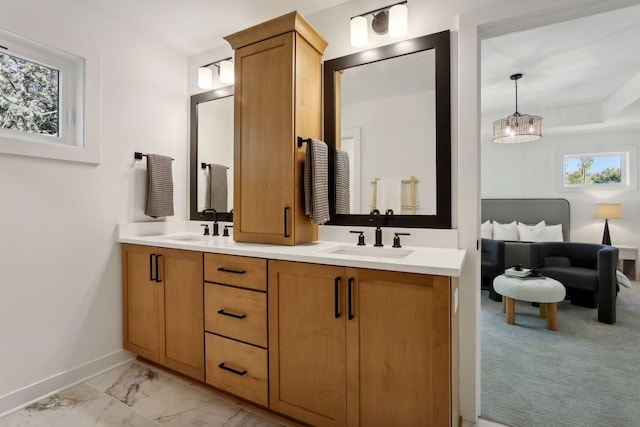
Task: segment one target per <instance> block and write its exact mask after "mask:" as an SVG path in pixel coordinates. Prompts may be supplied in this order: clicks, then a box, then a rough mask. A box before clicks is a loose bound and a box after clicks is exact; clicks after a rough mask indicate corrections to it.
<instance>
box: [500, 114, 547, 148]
mask: <svg viewBox="0 0 640 427" xmlns="http://www.w3.org/2000/svg"><path fill="white" fill-rule="evenodd" d="M540 138H542V117H540V116H531V115H529V114H519V113H516V114H512V115H510V116H509V117H507V118H506V119H500V120H496V121H495V122H493V142H495V143H497V144H517V143H520V142H529V141H535V140H536V139H540Z"/></svg>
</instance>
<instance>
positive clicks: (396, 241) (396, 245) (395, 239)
mask: <svg viewBox="0 0 640 427" xmlns="http://www.w3.org/2000/svg"><path fill="white" fill-rule="evenodd" d="M393 234H395V236H393V247H394V248H401V247H402V246H401V245H400V236H411V233H393Z"/></svg>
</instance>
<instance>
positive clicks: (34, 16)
mask: <svg viewBox="0 0 640 427" xmlns="http://www.w3.org/2000/svg"><path fill="white" fill-rule="evenodd" d="M0 26H1V27H3V28H6V29H8V30H10V31H14V32H16V33H19V34H22V35H24V36H26V37H29V38H33V39H35V40H39V41H42V42H44V43H47V44H49V45H51V46H54V47H57V48H60V49H63V50H66V51H69V52H72V53H75V54H78V55H81V56H84V55H87V54H91V55H98V56H99V57H100V59H101V71H100V76H101V100H100V102H99V105H100V110H101V111H100V113H99V114H100V116H99V124H100V130H99V132H96V133H97V134H99V135H100V137H101V148H102V161H101V164H99V165H97V166H91V165H87V164H81V163H71V162H65V161H56V160H47V159H39V158H32V157H20V156H11V155H3V154H0V195H1V197H0V271H2V278H1V279H0V283H1V284H0V348H1V350H0V413H2V412H4V411H5V410H7V409H10V408H11V407H12V406H11V405H13V406H16V405H18V404H19V403H23V402H20V400H24V399H30V398H34V397H37V396H33V395H31V394H29V392H28V390H27V392H25V390H24V389H23V390H21V389H22V388H24V387H27V388H29V387H30V386H33V385H34V384H35V383H37V382H41V381H45V382H47V381H50V384H49V385H50V386H51V384H53V386H55V385H56V384H58V383H56V382H55V381H53V382H51V381H52V380H51V378H50V377H55V376H56V375H58V374H64V373H69V372H73V371H74V369H75V368H77V367H79V366H81V365H83V364H87V363H89V365H88V368H87V366H85V368H87V369H88V371H87V369H85V370H84V371H82V370H80V371H82V372H83V373H84V375H86V374H87V372H88V373H91V372H90V371H91V370H93V371H94V372H95V370H96V369H101V367H104V366H105V364H109V363H113V362H114V361H116V359H118V358H114V357H111V356H112V355H114V354H115V355H119V356H118V357H119V358H121V357H125V356H127V357H128V355H126V354H122V353H120V351H121V349H122V332H121V330H122V308H121V305H122V302H121V261H120V249H119V245H118V244H116V243H115V237H116V236H115V230H116V224H117V223H118V222H129V221H147V220H151V218H148V217H146V216H145V215H144V212H143V210H144V201H145V194H144V193H145V185H146V184H145V174H146V167H145V164H144V162H142V161H140V162H135V161H134V159H133V153H134V151H142V152H144V153H148V152H152V153H160V154H165V155H170V156H172V157H173V158H174V159H175V161H174V164H173V168H174V169H173V178H174V204H175V212H176V215H175V216H174V218H176V219H184V218H185V216H186V210H187V192H186V189H187V180H186V170H187V169H186V166H187V145H188V144H187V135H188V131H187V129H188V128H187V121H186V117H187V110H188V103H187V78H186V71H187V58H186V56H184V55H182V54H180V53H177V52H175V51H172V50H170V49H168V48H165V47H163V46H161V45H159V44H158V43H156V42H155V41H153V40H151V39H148V38H146V37H145V36H142V35H141V34H139V33H137V32H135V31H134V30H132V29H130V28H128V27H127V26H125V25H122V24H121V23H120V22H117V21H115V20H113V19H112V18H110V17H109V16H106V15H104V14H102V13H101V12H98V11H97V10H95V9H92V8H90V7H89V6H87V5H86V4H85V3H84V2H82V1H78V0H49V1H46V2H43V1H37V0H3V2H2V13H0ZM92 113H96V112H95V111H93V112H92ZM0 143H2V141H1V140H0ZM96 360H98V362H95V363H93V364H92V363H91V362H92V361H96ZM100 361H103V363H100ZM76 371H77V370H76ZM80 371H78V372H80ZM78 375H80V374H77V375H75V376H73V375H71V376H69V377H66V380H69V378H77V376H78ZM63 376H64V375H63ZM78 379H79V378H78ZM45 388H46V387H45ZM33 389H34V390H35V389H38V388H37V387H35V388H33ZM38 390H43V389H38Z"/></svg>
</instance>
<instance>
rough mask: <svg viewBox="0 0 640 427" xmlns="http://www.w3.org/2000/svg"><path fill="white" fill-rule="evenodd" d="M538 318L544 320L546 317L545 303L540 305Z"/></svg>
mask: <svg viewBox="0 0 640 427" xmlns="http://www.w3.org/2000/svg"><path fill="white" fill-rule="evenodd" d="M540 317H543V318H546V317H547V304H546V303H542V302H541V303H540Z"/></svg>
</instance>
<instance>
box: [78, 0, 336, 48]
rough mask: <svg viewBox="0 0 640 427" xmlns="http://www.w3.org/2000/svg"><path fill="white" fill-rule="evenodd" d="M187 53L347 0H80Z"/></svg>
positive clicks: (213, 46) (214, 45) (212, 46)
mask: <svg viewBox="0 0 640 427" xmlns="http://www.w3.org/2000/svg"><path fill="white" fill-rule="evenodd" d="M83 1H84V2H85V3H88V4H90V5H92V6H94V7H96V8H97V9H100V10H101V11H102V12H104V13H106V14H108V15H111V16H113V17H115V18H117V19H119V20H121V21H124V22H126V23H127V24H129V25H131V26H134V27H135V28H138V29H139V31H141V32H143V33H146V34H148V35H149V36H151V37H153V38H155V39H157V40H160V41H162V42H163V43H164V44H166V45H169V46H171V47H173V48H175V49H177V50H179V51H181V52H184V53H186V54H187V55H194V54H196V53H200V52H203V51H206V50H209V49H212V48H215V47H217V46H220V45H222V44H224V43H225V42H224V40H223V37H224V36H226V35H229V34H232V33H235V32H237V31H239V30H242V29H244V28H248V27H251V26H253V25H256V24H259V23H261V22H264V21H266V20H269V19H272V18H276V17H278V16H280V15H283V14H285V13H288V12H292V11H294V10H297V11H299V12H300V13H301V14H302V15H311V14H312V13H315V12H318V11H320V10H323V9H328V8H330V7H333V6H336V5H338V4H340V3H345V2H346V1H347V0H108V1H105V0H83Z"/></svg>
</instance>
